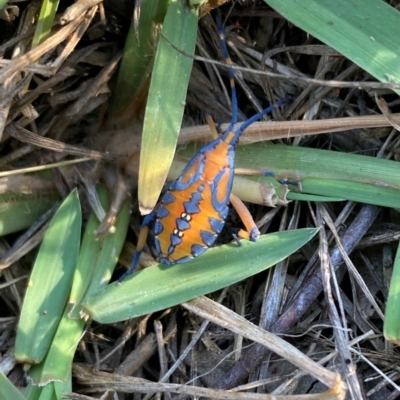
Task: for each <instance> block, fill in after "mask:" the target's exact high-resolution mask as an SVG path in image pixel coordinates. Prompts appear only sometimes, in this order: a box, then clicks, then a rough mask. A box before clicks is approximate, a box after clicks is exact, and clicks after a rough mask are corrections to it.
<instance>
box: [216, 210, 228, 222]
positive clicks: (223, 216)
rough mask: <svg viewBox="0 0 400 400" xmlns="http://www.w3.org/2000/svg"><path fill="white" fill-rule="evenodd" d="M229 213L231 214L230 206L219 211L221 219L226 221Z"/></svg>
mask: <svg viewBox="0 0 400 400" xmlns="http://www.w3.org/2000/svg"><path fill="white" fill-rule="evenodd" d="M228 214H229V207H225V208H224V209H223V210H220V211H219V212H218V216H219V217H220V218H221V219H223V220H224V222H225V220H226V219H227V217H228Z"/></svg>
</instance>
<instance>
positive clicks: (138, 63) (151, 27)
mask: <svg viewBox="0 0 400 400" xmlns="http://www.w3.org/2000/svg"><path fill="white" fill-rule="evenodd" d="M167 4H168V2H167V1H166V0H161V1H159V0H143V1H142V3H141V5H140V20H139V27H138V37H136V35H135V28H134V23H133V22H132V24H131V26H130V29H129V33H128V36H127V38H126V43H125V48H124V55H123V57H122V60H121V66H120V69H119V73H118V80H117V85H116V88H115V91H114V95H113V99H112V102H111V103H112V105H111V107H110V110H109V111H110V112H111V113H112V114H117V113H119V112H121V111H123V110H125V109H126V108H127V107H128V105H129V104H130V103H132V102H134V101H135V98H137V97H138V96H140V92H141V91H142V90H143V91H146V88H145V87H144V86H146V85H147V77H148V75H149V74H150V72H151V67H152V64H153V59H154V52H155V42H156V39H157V36H158V28H157V25H158V24H160V23H161V22H162V21H163V19H164V16H165V12H166V10H165V9H166V5H167Z"/></svg>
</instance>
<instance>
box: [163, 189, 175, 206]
mask: <svg viewBox="0 0 400 400" xmlns="http://www.w3.org/2000/svg"><path fill="white" fill-rule="evenodd" d="M175 200H176V198H175V196H174V195H173V194H172V193H171V192H166V193H165V194H164V196H163V198H162V201H161V204H171V203H173V202H174V201H175Z"/></svg>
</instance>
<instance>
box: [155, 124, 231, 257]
mask: <svg viewBox="0 0 400 400" xmlns="http://www.w3.org/2000/svg"><path fill="white" fill-rule="evenodd" d="M232 140H234V141H235V142H236V139H235V133H234V132H228V133H227V134H225V135H224V136H223V137H222V138H218V139H216V140H214V141H213V142H212V143H210V144H209V145H207V146H205V147H203V148H202V149H201V150H200V152H199V153H198V154H197V155H196V156H195V157H194V158H193V159H192V160H191V162H190V163H189V164H188V165H187V167H186V168H185V170H184V171H183V172H182V174H181V176H180V177H179V178H178V179H177V180H176V181H175V182H173V184H172V185H171V186H170V187H169V190H168V192H167V193H166V194H165V195H164V196H163V198H162V200H161V203H160V205H159V207H158V209H157V210H156V212H155V215H156V216H155V219H156V222H155V227H154V232H155V235H156V237H155V245H156V249H157V252H158V253H159V256H160V261H161V262H162V263H164V264H167V265H170V264H175V263H181V262H185V261H188V260H189V259H191V258H193V257H197V256H199V255H200V254H202V253H203V252H204V251H205V250H207V248H208V247H210V246H212V244H213V243H214V242H215V240H216V238H217V237H218V234H219V233H220V232H221V230H222V228H223V226H224V224H225V219H226V217H227V215H228V206H229V196H230V194H231V190H232V183H233V174H234V170H233V166H234V152H235V144H236V143H235V142H234V143H232Z"/></svg>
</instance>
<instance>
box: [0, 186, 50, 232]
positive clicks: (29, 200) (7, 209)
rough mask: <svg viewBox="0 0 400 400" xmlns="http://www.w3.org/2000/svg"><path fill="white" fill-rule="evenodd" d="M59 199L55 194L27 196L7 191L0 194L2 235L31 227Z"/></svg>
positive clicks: (0, 230) (0, 227)
mask: <svg viewBox="0 0 400 400" xmlns="http://www.w3.org/2000/svg"><path fill="white" fill-rule="evenodd" d="M56 199H57V197H56V196H54V195H49V196H47V195H41V196H40V197H38V196H27V195H16V194H13V193H5V194H4V195H1V196H0V236H4V235H8V234H10V233H14V232H18V231H20V230H22V229H26V228H29V227H30V226H31V225H32V224H33V223H34V222H35V221H36V220H37V219H38V218H39V217H40V216H41V215H43V214H44V213H45V212H46V211H47V210H48V209H49V208H51V206H52V205H53V204H54V201H55V200H56Z"/></svg>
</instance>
